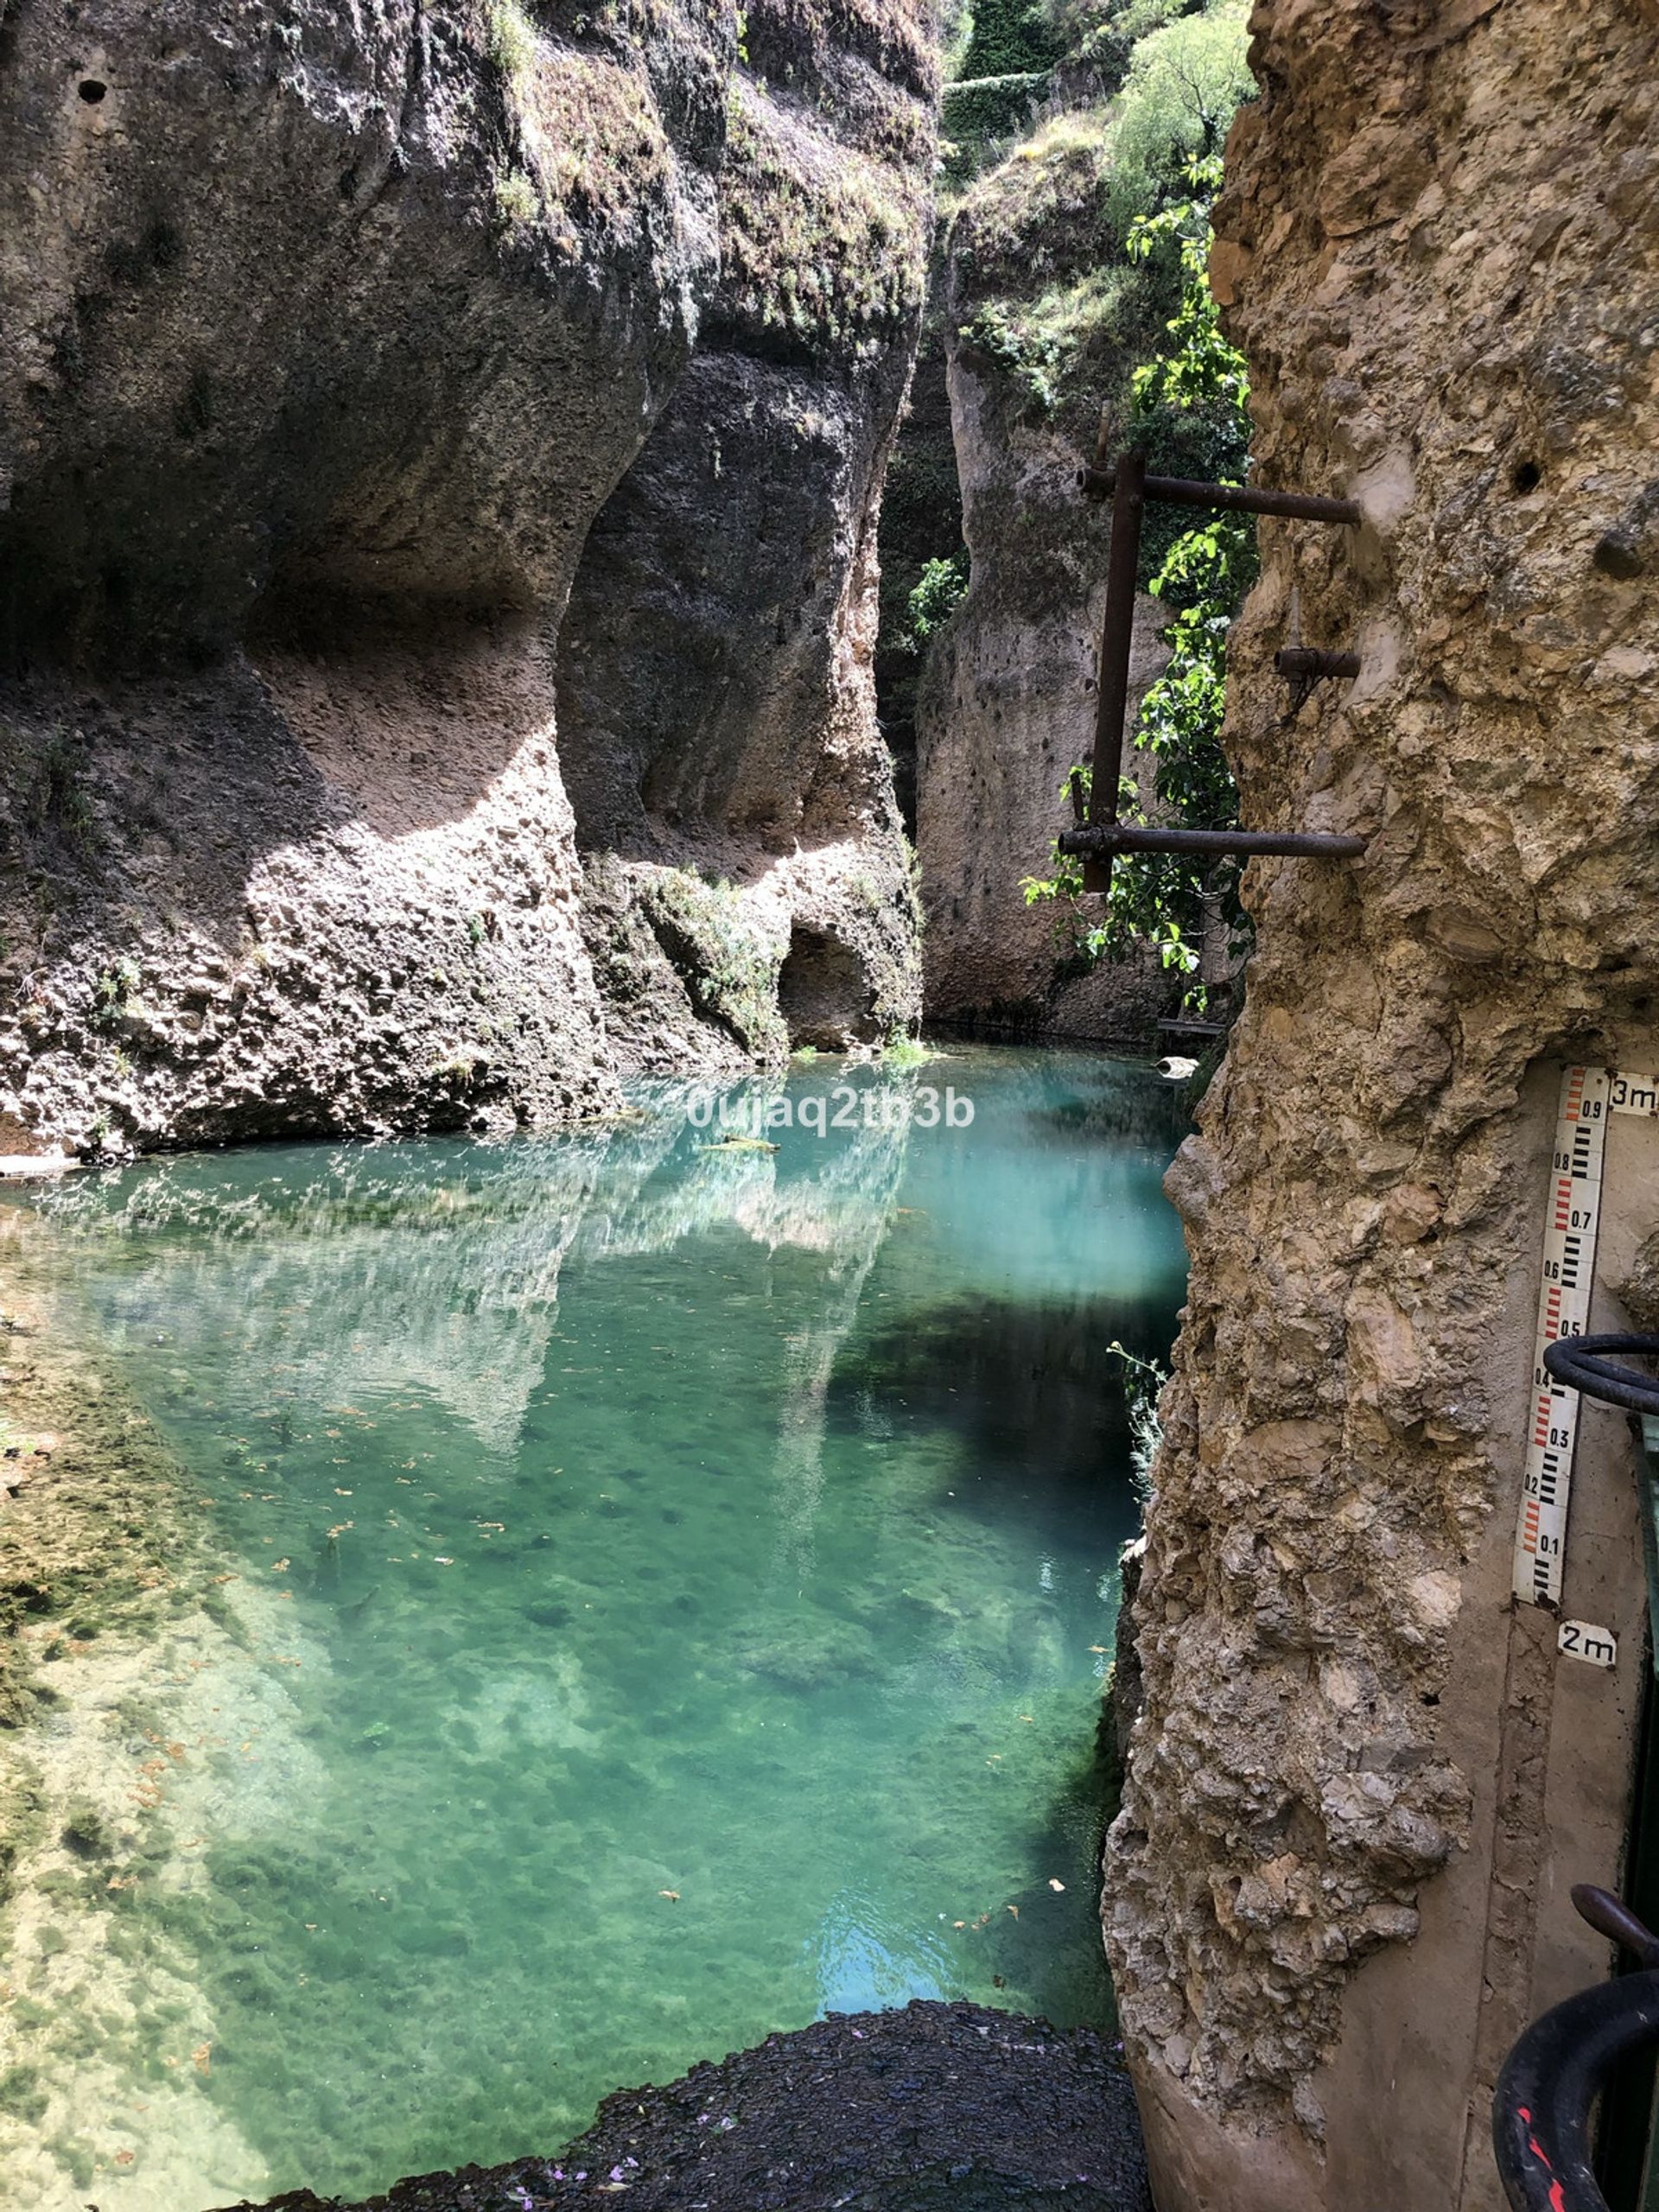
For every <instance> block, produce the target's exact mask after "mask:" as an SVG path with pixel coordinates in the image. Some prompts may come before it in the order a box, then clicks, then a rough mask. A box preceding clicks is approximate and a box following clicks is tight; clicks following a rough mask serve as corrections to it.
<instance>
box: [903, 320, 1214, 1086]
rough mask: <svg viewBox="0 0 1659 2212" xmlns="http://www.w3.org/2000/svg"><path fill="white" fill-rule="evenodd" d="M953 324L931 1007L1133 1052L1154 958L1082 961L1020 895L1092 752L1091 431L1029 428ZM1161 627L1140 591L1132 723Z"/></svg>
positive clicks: (930, 722) (1046, 852)
mask: <svg viewBox="0 0 1659 2212" xmlns="http://www.w3.org/2000/svg"><path fill="white" fill-rule="evenodd" d="M962 320H963V316H962V311H961V309H960V308H959V309H958V311H957V314H955V315H951V316H950V317H949V325H950V329H951V339H950V372H949V373H950V412H951V420H952V423H953V427H954V431H955V436H956V441H957V468H958V470H959V472H960V474H961V479H962V497H963V536H964V537H965V538H966V539H967V541H968V545H969V551H970V553H971V556H972V562H973V566H972V570H971V575H970V579H969V588H968V591H967V594H966V595H965V596H964V598H963V601H962V604H961V605H960V607H958V608H957V613H956V617H955V619H954V620H953V621H952V623H951V625H950V628H949V630H948V631H947V632H945V633H944V636H943V637H942V638H941V639H940V640H939V642H938V645H937V646H936V647H935V649H934V652H933V654H932V656H931V659H930V662H929V665H928V670H927V673H926V676H925V680H924V684H923V689H922V692H921V696H920V701H919V706H918V715H917V729H918V749H917V779H916V783H917V795H918V805H917V845H918V851H919V852H920V854H921V855H922V870H923V874H922V889H923V899H924V901H925V907H926V912H927V921H928V927H927V936H926V939H925V947H926V961H927V996H928V1007H929V1011H930V1013H931V1014H935V1015H937V1016H939V1017H943V1018H945V1019H954V1020H969V1021H973V1020H989V1021H991V1022H993V1023H999V1022H1011V1023H1013V1024H1014V1025H1016V1026H1018V1027H1021V1028H1034V1029H1052V1030H1055V1031H1057V1032H1060V1033H1071V1034H1073V1035H1080V1036H1096V1037H1105V1038H1110V1039H1116V1040H1118V1041H1120V1042H1123V1043H1128V1044H1133V1045H1144V1044H1146V1043H1147V1042H1148V1041H1150V1038H1151V1035H1152V1033H1153V1026H1154V1022H1155V1021H1156V1020H1157V1017H1158V1015H1159V1014H1160V1013H1162V1012H1164V1011H1166V1009H1167V1007H1168V1006H1169V1004H1170V1002H1171V996H1172V995H1171V993H1170V990H1169V988H1168V986H1167V984H1166V982H1165V980H1164V978H1163V976H1162V975H1161V972H1160V969H1159V967H1158V964H1157V961H1156V958H1155V957H1151V958H1147V957H1141V958H1139V959H1136V960H1132V961H1128V962H1125V963H1122V964H1114V963H1099V964H1096V966H1094V967H1093V968H1090V967H1089V966H1088V965H1087V964H1086V963H1084V962H1082V961H1080V960H1078V959H1077V958H1076V957H1075V956H1074V954H1073V953H1072V951H1071V948H1070V946H1069V945H1068V944H1066V943H1065V920H1064V919H1063V918H1061V910H1060V909H1058V908H1057V906H1056V905H1055V903H1054V902H1053V901H1052V900H1047V899H1044V900H1039V901H1038V902H1037V903H1036V904H1035V905H1034V906H1027V903H1026V900H1025V897H1024V894H1023V893H1022V892H1021V890H1020V883H1021V880H1023V879H1024V878H1025V877H1027V876H1045V875H1046V874H1048V873H1049V871H1050V850H1051V848H1052V843H1053V841H1054V839H1055V837H1056V836H1058V834H1059V832H1060V830H1061V829H1064V828H1066V827H1067V826H1068V825H1069V824H1070V823H1071V807H1070V805H1069V804H1067V803H1066V801H1065V799H1064V798H1063V797H1062V796H1061V791H1062V786H1063V785H1064V782H1065V776H1066V772H1067V771H1068V770H1069V769H1070V768H1071V767H1072V766H1074V764H1076V763H1077V762H1078V761H1082V760H1088V759H1089V757H1090V752H1091V750H1092V747H1093V743H1094V713H1095V706H1094V700H1095V671H1096V666H1097V664H1098V660H1099V654H1100V618H1101V613H1102V610H1103V606H1104V601H1105V589H1106V558H1107V551H1108V547H1109V542H1110V537H1111V531H1110V529H1109V521H1108V518H1107V515H1106V513H1105V512H1104V511H1103V508H1102V507H1100V506H1097V505H1096V504H1095V503H1094V502H1092V501H1090V500H1087V499H1084V498H1083V497H1082V495H1081V494H1080V493H1079V492H1078V490H1077V466H1078V461H1079V460H1080V458H1081V457H1082V454H1083V453H1084V452H1086V451H1088V450H1089V449H1090V447H1091V446H1092V442H1093V440H1092V434H1090V435H1087V436H1084V437H1083V438H1081V439H1080V438H1079V436H1078V435H1077V433H1078V424H1077V420H1076V418H1075V416H1073V417H1072V419H1071V421H1070V422H1069V423H1062V424H1058V425H1052V424H1050V423H1046V422H1042V421H1037V422H1033V421H1031V420H1030V419H1029V418H1028V416H1027V414H1026V412H1025V410H1023V409H1022V406H1021V399H1020V392H1019V390H1018V387H1017V385H1016V382H1015V379H1014V378H1012V377H1011V376H1009V375H1008V373H1007V370H1006V368H1005V367H1004V366H1002V365H999V364H998V363H997V362H996V361H995V359H991V358H989V357H988V356H987V355H986V354H985V353H983V352H982V350H980V349H978V348H976V347H975V346H974V345H973V344H972V343H971V342H970V341H969V340H965V339H964V338H963V335H962ZM1068 433H1069V435H1068ZM1163 620H1164V617H1163V615H1162V613H1161V612H1160V608H1159V607H1158V604H1157V602H1156V601H1155V600H1152V599H1149V598H1147V596H1146V595H1145V594H1142V595H1141V598H1140V599H1139V601H1137V603H1136V608H1135V649H1134V657H1133V659H1132V661H1131V664H1130V682H1131V686H1132V689H1131V693H1130V701H1129V711H1130V715H1131V716H1133V715H1134V713H1135V709H1136V708H1137V707H1138V705H1139V702H1140V697H1141V694H1142V693H1143V692H1144V691H1145V690H1146V687H1147V684H1148V683H1151V682H1152V680H1153V678H1154V677H1155V676H1156V675H1157V674H1158V672H1159V671H1160V669H1161V668H1162V666H1163V665H1164V663H1165V661H1166V659H1167V658H1168V655H1167V652H1166V648H1165V647H1164V645H1162V643H1161V642H1160V631H1161V628H1162V624H1163ZM1134 765H1135V761H1134V756H1130V760H1129V766H1131V767H1133V766H1134Z"/></svg>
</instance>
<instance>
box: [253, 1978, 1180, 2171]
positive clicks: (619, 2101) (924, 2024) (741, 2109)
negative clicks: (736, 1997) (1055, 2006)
mask: <svg viewBox="0 0 1659 2212" xmlns="http://www.w3.org/2000/svg"><path fill="white" fill-rule="evenodd" d="M623 2193H626V2200H627V2202H628V2204H629V2205H630V2206H631V2207H632V2208H633V2212H692V2208H697V2207H702V2208H707V2212H820V2208H822V2212H830V2208H831V2207H843V2208H846V2209H847V2212H935V2208H938V2212H995V2208H997V2207H1000V2206H1003V2205H1016V2204H1017V2205H1020V2206H1022V2207H1024V2208H1025V2209H1026V2212H1050V2208H1052V2212H1060V2208H1061V2207H1065V2208H1066V2212H1151V2208H1152V2199H1151V2197H1150V2196H1149V2195H1148V2194H1147V2178H1146V2167H1145V2164H1144V2162H1143V2159H1142V2156H1141V2127H1140V2121H1139V2120H1138V2119H1137V2117H1136V2113H1135V2098H1134V2094H1133V2093H1132V2091H1131V2089H1130V2088H1129V2082H1128V2075H1126V2074H1125V2072H1124V2071H1123V2068H1122V2062H1121V2061H1120V2060H1119V2059H1118V2057H1117V2056H1116V2052H1115V2050H1114V2048H1113V2046H1112V2045H1111V2044H1109V2043H1108V2042H1107V2041H1106V2040H1105V2039H1104V2038H1103V2037H1101V2036H1099V2035H1096V2033H1095V2032H1094V2031H1092V2030H1090V2029H1088V2028H1075V2029H1071V2030H1070V2031H1065V2032H1064V2033H1063V2032H1061V2031H1059V2030H1058V2029H1055V2028H1052V2027H1051V2026H1050V2025H1049V2024H1048V2023H1047V2022H1046V2020H1029V2019H1022V2018H1019V2017H1017V2016H1016V2015H1014V2014H1011V2013H1007V2012H989V2011H988V2010H986V2009H985V2008H984V2007H983V2006H982V2005H966V2004H961V2005H946V2004H924V2003H921V2002H919V2001H918V2002H916V2003H913V2004H911V2005H906V2007H905V2008H904V2010H903V2011H902V2012H861V2013H832V2014H831V2016H830V2017H829V2018H828V2019H827V2020H819V2021H817V2022H816V2023H815V2024H814V2025H812V2026H811V2027H810V2028H803V2029H801V2030H800V2031H798V2032H797V2033H795V2034H793V2035H776V2036H769V2037H767V2038H766V2042H765V2043H764V2044H761V2045H760V2047H759V2048H758V2049H757V2050H746V2051H740V2052H738V2053H737V2054H736V2055H735V2056H733V2057H730V2058H727V2059H724V2060H722V2061H721V2063H719V2064H718V2065H714V2064H705V2065H702V2066H694V2067H693V2068H692V2069H691V2070H690V2073H689V2074H686V2075H683V2076H682V2077H681V2078H680V2080H679V2081H677V2082H670V2083H669V2084H668V2086H667V2087H666V2088H642V2089H623V2090H619V2091H618V2092H617V2094H615V2095H614V2096H611V2097H607V2098H606V2100H605V2101H604V2103H603V2104H602V2105H601V2107H600V2108H599V2116H598V2119H597V2120H596V2122H595V2124H594V2126H593V2127H591V2128H590V2129H589V2130H588V2133H587V2134H585V2135H582V2136H580V2137H578V2138H577V2139H576V2140H575V2142H574V2143H572V2144H570V2145H569V2146H568V2147H567V2148H566V2149H565V2150H564V2151H563V2152H559V2153H558V2154H557V2155H556V2157H552V2158H520V2159H518V2160H516V2161H514V2162H513V2163H512V2164H508V2165H504V2166H494V2167H484V2166H467V2167H463V2168H462V2169H461V2171H459V2172H457V2173H453V2174H428V2175H425V2176H423V2177H421V2178H419V2179H416V2180H410V2181H402V2182H399V2183H397V2185H396V2187H395V2188H393V2189H391V2190H388V2191H387V2193H386V2194H385V2196H375V2197H372V2198H370V2199H369V2200H368V2202H366V2203H365V2204H362V2205H358V2206H353V2207H350V2208H347V2207H345V2206H342V2205H340V2202H339V2200H338V2199H334V2198H324V2197H319V2196H313V2195H312V2193H311V2192H310V2190H296V2191H293V2192H291V2193H290V2194H289V2195H288V2196H279V2197H277V2198H274V2199H273V2200H272V2201H271V2202H270V2204H268V2205H266V2206H264V2207H263V2208H260V2212H543V2209H544V2208H545V2212H555V2208H557V2212H563V2208H565V2207H567V2206H574V2205H579V2204H587V2203H588V2202H592V2201H594V2199H595V2198H596V2197H601V2196H613V2195H621V2194H623ZM234 2212H256V2208H254V2207H252V2206H251V2205H247V2204H243V2205H238V2206H237V2207H235V2208H234Z"/></svg>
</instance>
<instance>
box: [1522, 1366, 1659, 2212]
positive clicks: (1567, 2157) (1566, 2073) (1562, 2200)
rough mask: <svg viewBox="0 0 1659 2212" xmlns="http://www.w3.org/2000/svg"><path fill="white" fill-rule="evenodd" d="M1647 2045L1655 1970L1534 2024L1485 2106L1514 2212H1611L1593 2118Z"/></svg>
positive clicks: (1657, 2001) (1574, 2001)
mask: <svg viewBox="0 0 1659 2212" xmlns="http://www.w3.org/2000/svg"><path fill="white" fill-rule="evenodd" d="M1612 1341H1613V1342H1615V1343H1616V1344H1617V1345H1618V1349H1619V1350H1621V1351H1628V1350H1629V1348H1630V1347H1629V1344H1627V1343H1626V1342H1625V1340H1624V1339H1623V1338H1618V1339H1613V1340H1612ZM1644 2044H1659V1967H1651V1968H1649V1969H1648V1970H1647V1971H1645V1972H1643V1973H1641V1974H1625V1975H1624V1976H1622V1977H1621V1978H1620V1980H1617V1981H1607V1982H1603V1983H1601V1984H1600V1985H1599V1986H1598V1987H1596V1988H1594V1989H1586V1990H1582V1991H1580V1993H1579V1995H1578V1996H1576V1997H1569V1998H1568V1999H1567V2002H1566V2003H1565V2004H1564V2005H1555V2006H1554V2008H1553V2010H1551V2011H1550V2012H1546V2013H1545V2014H1544V2015H1543V2017H1542V2018H1541V2019H1537V2020H1535V2021H1534V2022H1533V2024H1532V2025H1531V2026H1530V2027H1529V2029H1528V2030H1527V2031H1526V2033H1525V2034H1524V2035H1523V2036H1522V2038H1521V2040H1520V2042H1519V2043H1517V2044H1516V2046H1515V2048H1514V2050H1512V2051H1511V2052H1510V2055H1509V2056H1508V2058H1506V2059H1505V2060H1504V2062H1503V2073H1502V2074H1501V2075H1499V2076H1498V2082H1497V2095H1496V2096H1495V2097H1494V2098H1493V2100H1492V2147H1493V2149H1494V2151H1495V2152H1497V2171H1498V2173H1499V2175H1500V2176H1501V2177H1502V2179H1503V2190H1504V2194H1505V2195H1506V2196H1508V2198H1509V2200H1510V2203H1511V2205H1513V2206H1514V2208H1515V2212H1608V2207H1607V2200H1606V2198H1605V2196H1603V2195H1602V2193H1601V2190H1600V2187H1599V2184H1598V2183H1597V2180H1596V2177H1595V2174H1594V2172H1593V2171H1592V2168H1591V2163H1590V2115H1591V2112H1592V2108H1593V2107H1594V2105H1595V2101H1596V2098H1597V2096H1598V2094H1599V2092H1600V2089H1601V2086H1602V2084H1603V2082H1605V2080H1606V2078H1607V2075H1609V2073H1611V2070H1612V2069H1613V2068H1614V2067H1615V2066H1617V2065H1618V2062H1619V2060H1620V2059H1621V2058H1624V2057H1626V2056H1629V2054H1630V2053H1631V2052H1632V2051H1636V2050H1641V2049H1642V2048H1643V2045H1644Z"/></svg>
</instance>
